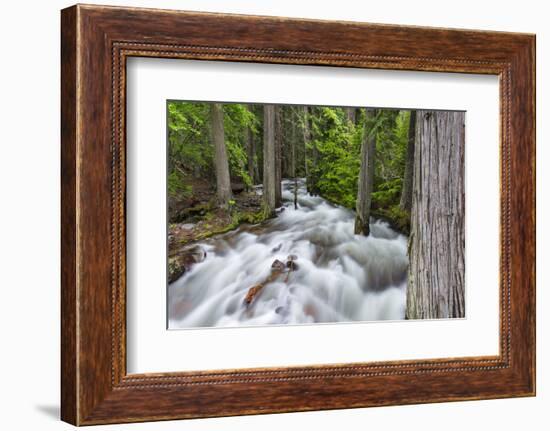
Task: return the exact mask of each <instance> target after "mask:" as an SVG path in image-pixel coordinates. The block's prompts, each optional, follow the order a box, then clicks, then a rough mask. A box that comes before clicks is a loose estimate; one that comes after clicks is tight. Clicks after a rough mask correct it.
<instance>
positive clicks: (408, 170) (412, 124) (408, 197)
mask: <svg viewBox="0 0 550 431" xmlns="http://www.w3.org/2000/svg"><path fill="white" fill-rule="evenodd" d="M415 130H416V111H415V110H412V111H411V116H410V121H409V139H408V142H407V160H406V162H405V175H404V176H403V188H402V189H401V202H400V203H399V206H400V207H401V209H402V210H403V211H410V210H411V205H412V189H413V170H414V169H413V168H414V140H415Z"/></svg>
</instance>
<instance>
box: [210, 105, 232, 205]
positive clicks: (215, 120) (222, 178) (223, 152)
mask: <svg viewBox="0 0 550 431" xmlns="http://www.w3.org/2000/svg"><path fill="white" fill-rule="evenodd" d="M210 119H211V122H212V141H213V144H214V165H215V170H216V192H217V197H218V205H219V206H220V207H221V208H224V209H227V208H228V207H229V200H230V199H231V180H230V177H229V163H228V160H227V149H226V148H225V136H224V130H223V107H222V105H221V104H220V103H213V104H212V106H211V108H210Z"/></svg>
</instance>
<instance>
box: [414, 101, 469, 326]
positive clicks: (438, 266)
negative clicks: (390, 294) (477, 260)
mask: <svg viewBox="0 0 550 431" xmlns="http://www.w3.org/2000/svg"><path fill="white" fill-rule="evenodd" d="M464 301H465V298H464V113H463V112H445V111H418V112H417V121H416V145H415V151H414V175H413V198H412V212H411V234H410V237H409V277H408V288H407V311H406V317H407V318H408V319H438V318H452V317H464V312H465V306H464Z"/></svg>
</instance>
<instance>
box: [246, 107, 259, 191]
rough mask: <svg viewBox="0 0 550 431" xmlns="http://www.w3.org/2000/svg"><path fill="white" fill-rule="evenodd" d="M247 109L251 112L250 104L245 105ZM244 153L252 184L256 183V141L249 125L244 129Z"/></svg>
mask: <svg viewBox="0 0 550 431" xmlns="http://www.w3.org/2000/svg"><path fill="white" fill-rule="evenodd" d="M247 108H248V110H249V111H250V112H251V113H253V110H252V105H247ZM245 133H246V153H247V154H246V155H247V170H248V175H249V176H250V180H251V181H252V184H256V182H257V180H258V177H257V176H256V168H255V164H256V162H255V160H254V158H255V156H256V141H255V140H254V132H253V130H252V128H251V127H247V129H246V132H245Z"/></svg>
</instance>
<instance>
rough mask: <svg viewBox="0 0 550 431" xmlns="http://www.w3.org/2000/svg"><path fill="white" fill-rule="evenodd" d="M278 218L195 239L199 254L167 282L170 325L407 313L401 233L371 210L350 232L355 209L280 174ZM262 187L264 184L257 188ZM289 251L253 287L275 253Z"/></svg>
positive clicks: (404, 243)
mask: <svg viewBox="0 0 550 431" xmlns="http://www.w3.org/2000/svg"><path fill="white" fill-rule="evenodd" d="M282 190H283V192H282V198H283V206H282V207H281V208H280V209H278V210H277V217H275V218H273V219H270V220H268V221H266V222H263V223H261V224H258V225H241V226H240V227H239V228H237V229H235V230H233V231H231V232H228V233H225V234H221V235H217V236H213V237H211V238H208V239H206V240H203V241H200V242H198V243H197V245H198V246H200V247H201V248H202V249H203V250H204V251H205V252H206V258H205V259H204V260H203V261H202V262H200V263H197V264H195V265H194V266H193V267H192V268H191V270H190V271H188V272H186V273H185V274H183V275H182V276H181V277H180V278H179V279H177V280H175V281H174V282H173V283H171V284H170V285H169V286H168V293H167V294H168V328H169V329H183V328H196V327H220V326H222V327H241V326H261V325H269V324H275V325H286V324H291V325H296V324H313V323H336V322H356V321H375V320H400V319H404V318H405V302H406V285H407V267H408V257H407V237H406V236H404V235H402V234H400V233H397V232H396V231H394V230H392V229H391V228H390V226H389V225H388V223H387V222H385V221H381V220H373V219H371V234H370V236H368V237H364V236H361V235H355V234H354V221H355V213H354V212H353V211H350V210H348V209H346V208H343V207H340V206H336V205H333V204H331V203H330V202H328V201H327V200H325V199H323V198H322V197H320V196H312V195H310V194H308V193H307V191H306V188H305V182H304V180H303V179H300V180H299V181H298V209H295V208H294V181H291V180H284V181H283V183H282ZM258 193H261V189H259V190H258ZM289 256H291V258H292V259H295V260H294V262H295V264H296V269H295V270H292V271H288V270H287V272H286V273H285V274H282V276H280V277H278V278H277V279H276V280H274V281H272V282H268V283H267V284H265V286H264V287H263V288H262V289H261V290H260V291H259V293H258V294H257V296H256V297H255V298H254V300H253V301H252V302H251V303H250V304H249V305H247V304H246V303H245V301H244V299H245V297H246V296H247V293H248V291H249V289H250V288H251V287H252V286H255V285H258V284H260V283H264V282H265V281H266V280H268V278H269V276H270V274H271V271H272V264H273V263H274V261H275V260H279V261H281V262H283V263H284V262H287V260H288V258H289Z"/></svg>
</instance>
